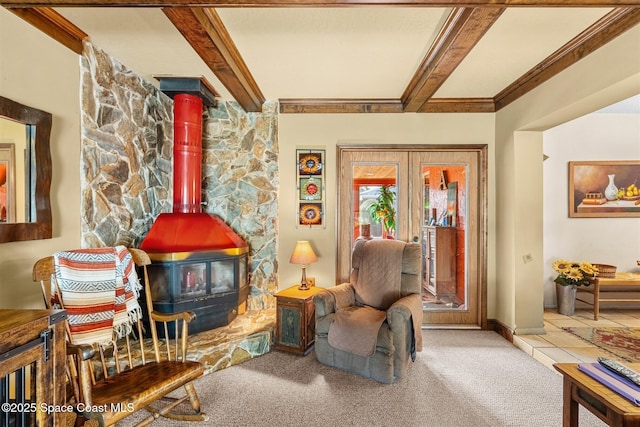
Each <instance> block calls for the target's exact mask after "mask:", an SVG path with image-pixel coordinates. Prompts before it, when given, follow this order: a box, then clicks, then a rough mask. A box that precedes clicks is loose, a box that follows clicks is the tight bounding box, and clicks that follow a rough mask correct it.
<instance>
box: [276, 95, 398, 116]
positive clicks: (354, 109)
mask: <svg viewBox="0 0 640 427" xmlns="http://www.w3.org/2000/svg"><path fill="white" fill-rule="evenodd" d="M279 103H280V112H281V113H283V114H287V113H295V114H301V113H308V114H316V113H402V102H400V100H399V99H328V98H322V99H318V98H316V99H311V98H305V99H293V98H281V99H280V100H279Z"/></svg>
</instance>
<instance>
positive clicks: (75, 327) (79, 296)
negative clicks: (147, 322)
mask: <svg viewBox="0 0 640 427" xmlns="http://www.w3.org/2000/svg"><path fill="white" fill-rule="evenodd" d="M54 264H55V280H52V281H51V282H52V287H53V289H52V290H51V294H52V295H53V296H54V297H53V299H54V301H52V302H53V304H54V306H58V307H60V306H61V305H62V306H64V309H65V310H66V311H67V319H68V323H69V329H70V332H71V337H70V340H71V342H72V343H74V344H93V343H99V344H103V345H106V344H107V343H110V342H111V341H112V340H114V339H117V338H121V337H123V336H125V335H126V334H128V333H129V332H130V331H131V325H132V324H133V323H134V322H136V321H137V320H139V319H141V318H142V310H141V308H140V305H139V304H138V297H139V295H140V289H141V285H140V282H139V280H138V276H137V274H136V270H135V264H134V262H133V259H132V258H131V254H130V253H129V251H128V250H127V248H126V247H124V246H116V247H109V248H91V249H78V250H73V251H64V252H57V253H56V254H54ZM60 302H62V304H60Z"/></svg>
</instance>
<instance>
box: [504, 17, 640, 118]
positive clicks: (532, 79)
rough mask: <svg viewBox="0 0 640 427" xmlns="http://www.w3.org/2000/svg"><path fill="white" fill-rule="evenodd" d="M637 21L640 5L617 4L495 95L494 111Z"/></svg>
mask: <svg viewBox="0 0 640 427" xmlns="http://www.w3.org/2000/svg"><path fill="white" fill-rule="evenodd" d="M638 23H640V8H616V9H614V10H612V11H611V12H609V13H608V14H606V15H605V16H603V17H602V18H601V19H599V20H598V21H597V22H596V23H594V24H593V25H591V26H590V27H589V28H587V29H586V30H584V31H583V32H582V33H580V34H578V35H577V36H576V37H574V38H573V39H572V40H570V41H569V42H568V43H567V44H565V45H564V46H562V47H561V48H560V49H558V50H557V51H555V52H554V53H552V54H551V55H550V56H548V57H547V58H546V59H545V60H544V61H542V62H540V63H539V64H538V65H536V66H535V67H533V68H532V69H531V70H529V71H527V72H526V73H525V74H524V75H523V76H522V77H520V78H518V80H516V81H515V82H513V83H511V84H510V85H509V86H507V87H506V88H505V89H503V90H502V91H501V92H500V93H498V94H497V95H496V96H495V97H494V98H493V100H494V102H495V105H496V111H498V110H500V109H501V108H504V107H506V106H507V105H509V104H510V103H512V102H513V101H515V100H516V99H518V98H520V97H521V96H523V95H524V94H526V93H527V92H529V91H531V90H533V89H535V88H536V87H538V86H539V85H541V84H542V83H544V82H546V81H547V80H549V79H550V78H551V77H553V76H555V75H556V74H558V73H560V72H562V71H563V70H565V69H567V68H569V67H570V66H571V65H573V64H575V63H576V62H578V61H579V60H581V59H582V58H584V57H585V56H587V55H589V54H590V53H593V52H594V51H596V50H597V49H599V48H601V47H602V46H604V45H605V44H607V43H609V42H610V41H611V40H613V39H614V38H616V37H618V36H619V35H620V34H622V33H624V32H625V31H627V30H629V29H631V28H633V27H635V26H636V25H638Z"/></svg>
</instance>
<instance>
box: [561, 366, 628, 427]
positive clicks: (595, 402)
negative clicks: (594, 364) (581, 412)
mask: <svg viewBox="0 0 640 427" xmlns="http://www.w3.org/2000/svg"><path fill="white" fill-rule="evenodd" d="M626 365H627V366H629V368H631V369H633V370H639V369H640V363H628V364H626ZM553 366H554V368H556V370H557V371H558V372H560V373H561V374H562V377H563V392H562V394H563V405H562V406H563V410H562V425H563V427H578V425H579V423H578V405H582V406H584V407H585V408H587V409H588V410H589V411H591V412H592V413H593V414H594V415H596V416H597V417H598V418H600V419H601V420H602V421H604V422H605V423H607V425H609V426H619V427H622V426H640V407H638V406H636V405H634V404H633V403H631V402H630V401H629V400H627V399H626V398H625V397H623V396H621V395H619V394H618V393H616V392H615V391H613V390H612V389H610V388H609V387H607V386H606V385H604V384H602V383H601V382H599V381H597V380H595V379H593V378H591V377H590V376H589V375H587V374H585V373H584V372H582V371H579V370H578V364H577V363H556V364H554V365H553Z"/></svg>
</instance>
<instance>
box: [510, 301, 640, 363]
mask: <svg viewBox="0 0 640 427" xmlns="http://www.w3.org/2000/svg"><path fill="white" fill-rule="evenodd" d="M563 326H628V327H640V309H604V310H603V309H601V310H600V316H599V320H597V321H596V320H593V311H592V310H589V309H580V308H576V311H575V314H574V315H573V316H564V315H562V314H558V312H557V311H556V310H555V309H547V310H545V313H544V329H545V331H546V334H544V335H514V337H513V343H514V344H515V345H516V346H517V347H519V348H520V349H522V350H523V351H524V352H526V353H528V354H529V355H531V356H532V357H533V358H534V359H536V360H538V361H540V362H541V363H543V364H544V365H545V366H548V367H549V368H551V369H553V364H554V363H557V362H595V361H596V358H597V357H598V356H604V357H607V358H612V356H611V354H610V353H606V352H604V351H602V350H600V349H599V348H598V347H596V346H594V345H591V344H589V343H587V342H585V341H583V340H581V339H580V338H578V337H576V336H574V335H572V334H570V333H568V332H564V331H563V330H562V327H563ZM622 362H624V361H622Z"/></svg>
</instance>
